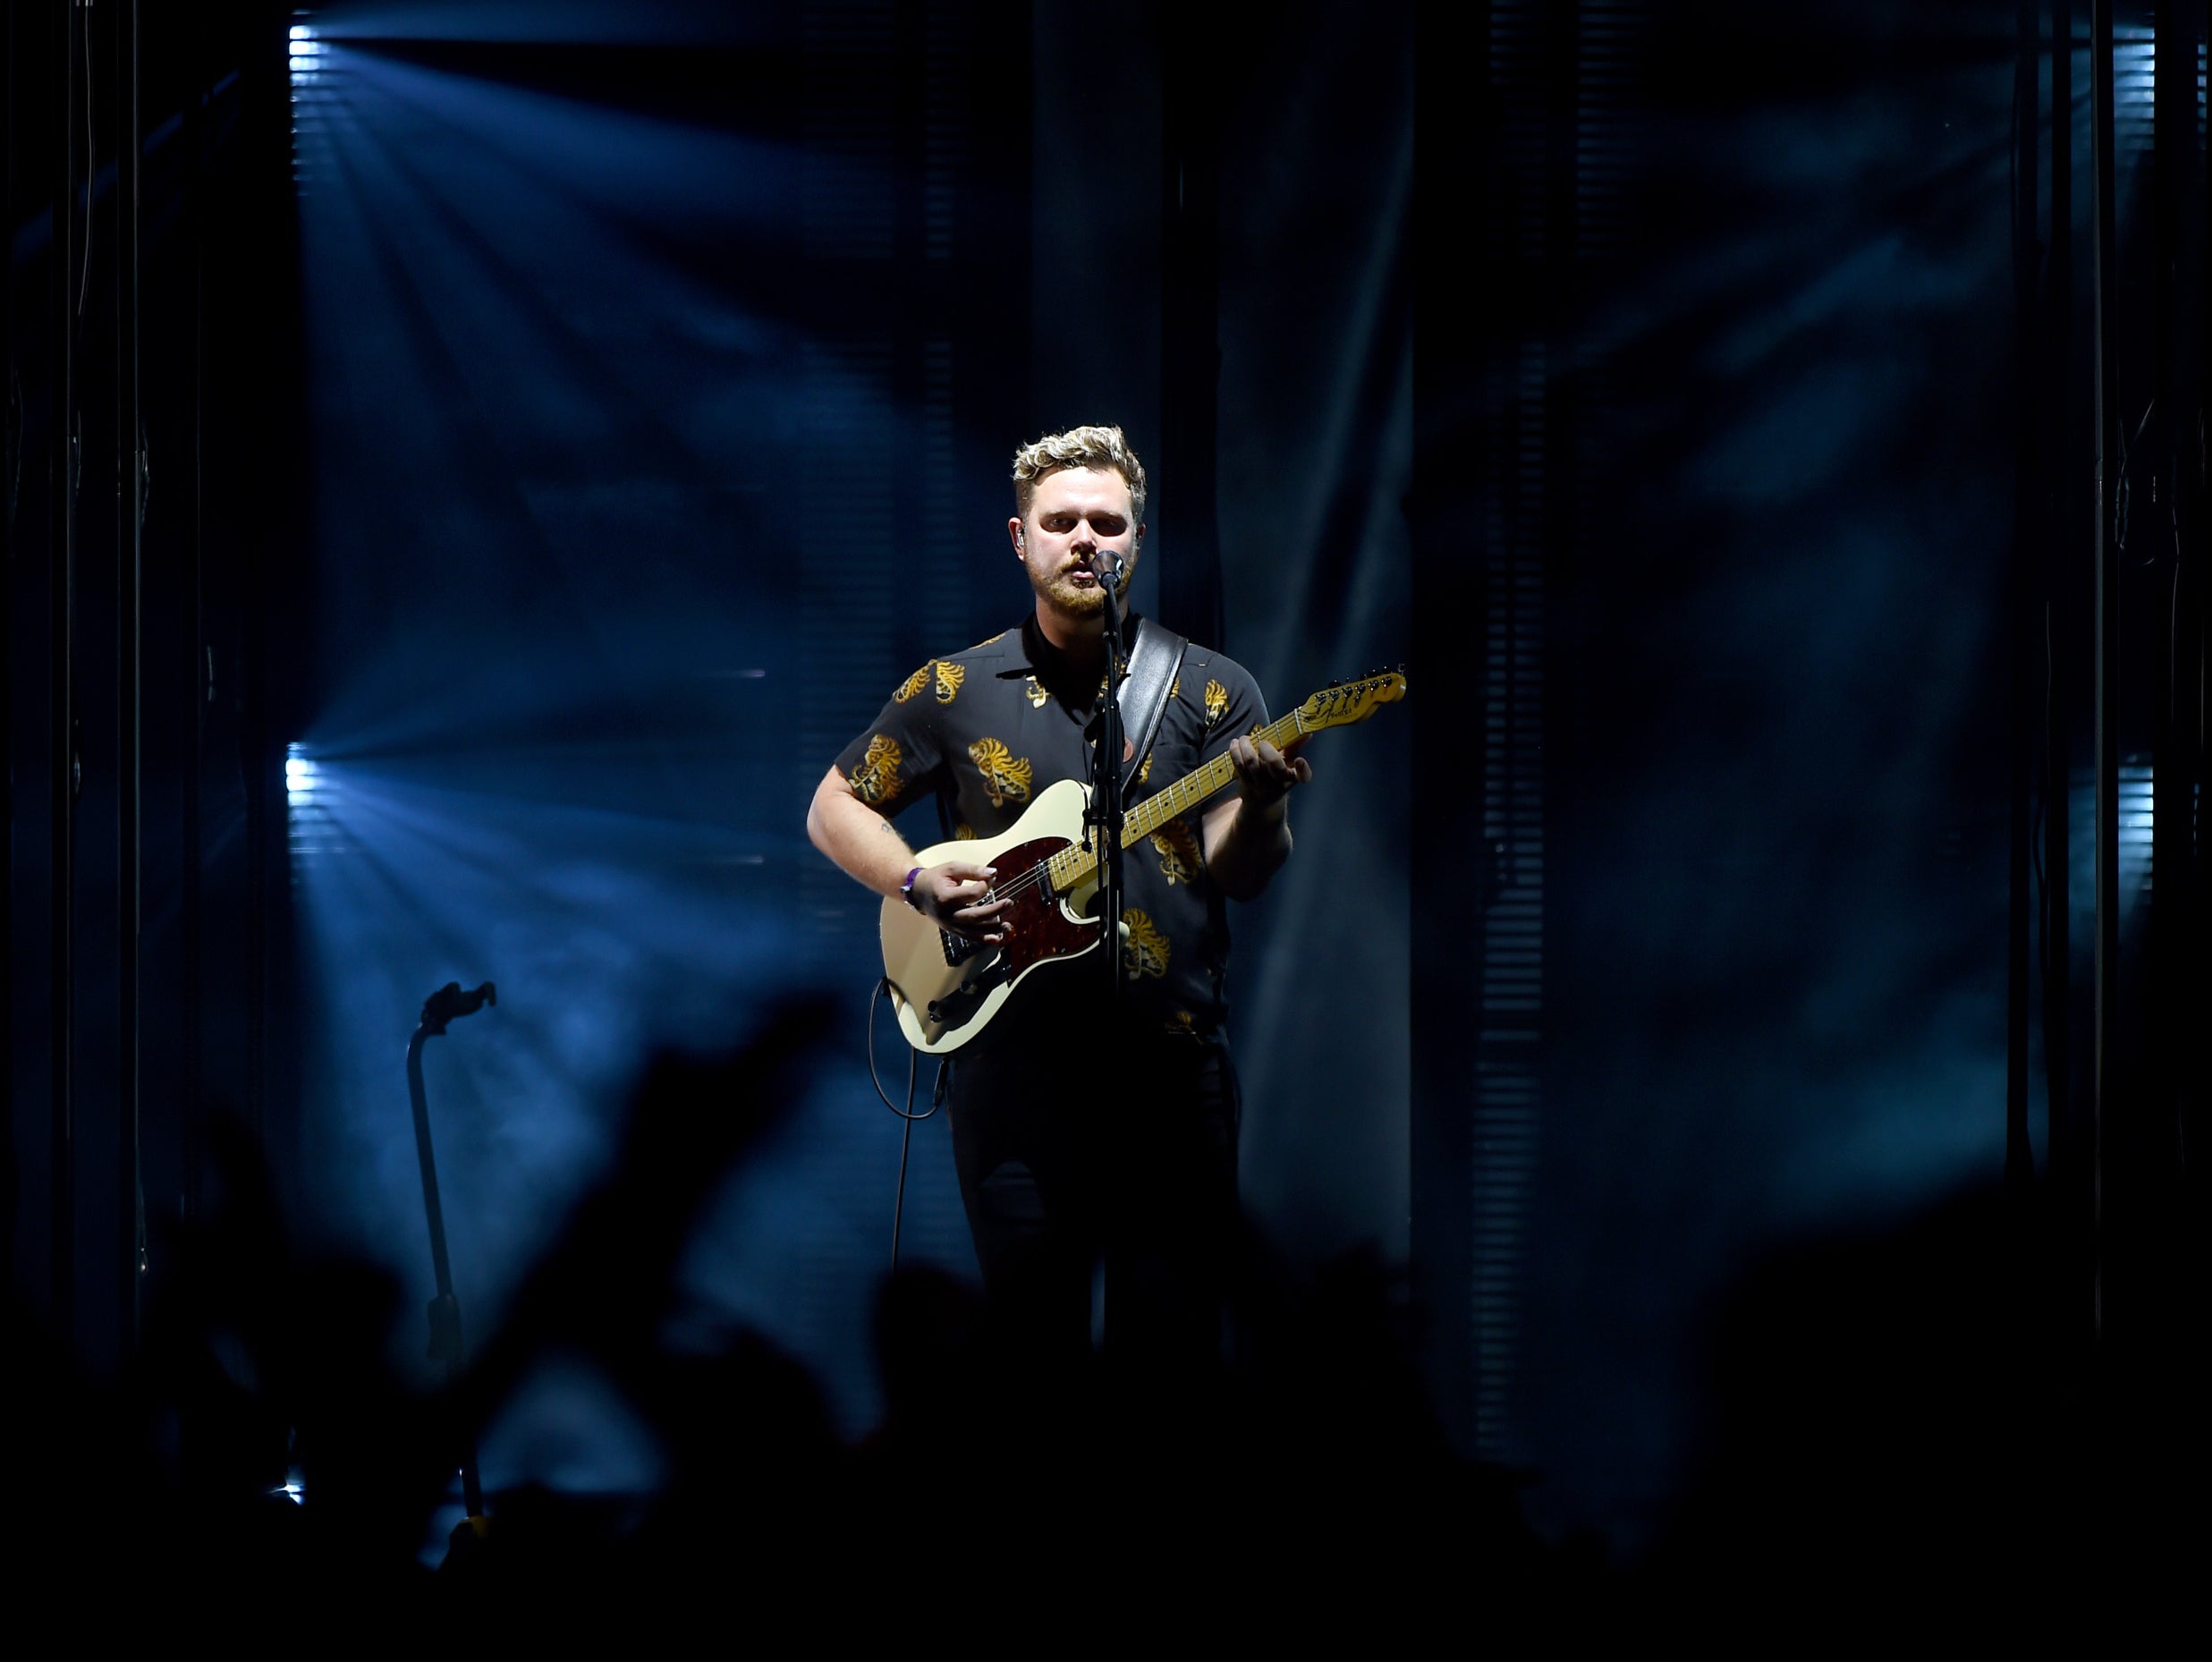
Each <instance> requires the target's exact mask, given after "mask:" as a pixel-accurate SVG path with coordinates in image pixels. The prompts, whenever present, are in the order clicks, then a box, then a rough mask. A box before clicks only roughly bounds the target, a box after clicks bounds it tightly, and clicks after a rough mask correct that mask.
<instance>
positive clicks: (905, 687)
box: [891, 658, 936, 704]
mask: <svg viewBox="0 0 2212 1662" xmlns="http://www.w3.org/2000/svg"><path fill="white" fill-rule="evenodd" d="M935 668H936V659H935V658H931V659H930V660H929V662H928V663H927V664H924V665H923V666H921V667H920V669H918V670H916V671H915V672H914V673H913V674H911V675H909V676H908V677H907V678H906V679H905V680H904V681H902V682H901V683H899V690H898V691H896V692H894V693H893V694H892V695H891V701H892V702H893V703H894V704H903V703H905V702H906V700H909V699H911V698H912V697H913V696H914V695H915V694H916V693H917V692H920V691H921V690H922V689H923V688H924V687H926V686H928V684H929V672H930V671H931V670H933V669H935Z"/></svg>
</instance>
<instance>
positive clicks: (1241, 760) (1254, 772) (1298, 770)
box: [1229, 739, 1313, 810]
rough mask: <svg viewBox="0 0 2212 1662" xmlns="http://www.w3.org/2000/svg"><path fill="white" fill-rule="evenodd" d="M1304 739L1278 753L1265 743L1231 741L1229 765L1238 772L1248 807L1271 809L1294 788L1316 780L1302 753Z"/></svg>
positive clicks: (1244, 740) (1294, 742)
mask: <svg viewBox="0 0 2212 1662" xmlns="http://www.w3.org/2000/svg"><path fill="white" fill-rule="evenodd" d="M1305 746H1306V742H1305V740H1303V739H1293V740H1292V742H1291V743H1290V745H1289V747H1288V748H1287V749H1285V750H1276V748H1275V746H1274V745H1272V744H1270V743H1268V742H1267V740H1265V739H1232V740H1230V741H1229V765H1230V766H1231V767H1234V768H1235V769H1236V779H1237V784H1238V786H1239V787H1240V788H1241V789H1242V792H1243V797H1244V806H1245V807H1247V808H1251V809H1258V810H1267V809H1271V808H1273V807H1275V806H1276V804H1277V803H1278V802H1280V801H1282V800H1283V799H1284V797H1285V796H1288V795H1289V794H1290V791H1291V787H1292V785H1295V784H1307V783H1309V781H1310V780H1311V779H1312V778H1313V764H1312V763H1311V762H1309V761H1308V760H1307V759H1305V758H1304V757H1302V756H1301V755H1300V754H1299V753H1298V752H1299V751H1300V750H1303V749H1305Z"/></svg>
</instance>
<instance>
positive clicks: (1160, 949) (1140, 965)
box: [1122, 910, 1169, 981]
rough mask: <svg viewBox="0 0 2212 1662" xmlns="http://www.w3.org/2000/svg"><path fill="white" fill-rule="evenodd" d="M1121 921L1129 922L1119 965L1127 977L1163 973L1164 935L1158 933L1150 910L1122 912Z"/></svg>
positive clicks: (1166, 949)
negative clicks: (1127, 934) (1127, 935)
mask: <svg viewBox="0 0 2212 1662" xmlns="http://www.w3.org/2000/svg"><path fill="white" fill-rule="evenodd" d="M1122 921H1123V923H1125V924H1127V925H1128V926H1129V938H1128V939H1127V940H1126V941H1123V943H1122V968H1123V971H1125V972H1126V973H1127V974H1128V976H1129V979H1131V980H1132V981H1133V980H1135V979H1137V978H1138V977H1140V976H1143V975H1152V976H1161V975H1165V974H1166V973H1167V959H1168V955H1169V953H1168V945H1167V937H1165V935H1163V934H1161V933H1160V931H1159V926H1158V925H1157V924H1156V923H1154V922H1153V921H1152V916H1151V914H1150V913H1149V912H1138V911H1134V910H1131V911H1129V912H1123V914H1122Z"/></svg>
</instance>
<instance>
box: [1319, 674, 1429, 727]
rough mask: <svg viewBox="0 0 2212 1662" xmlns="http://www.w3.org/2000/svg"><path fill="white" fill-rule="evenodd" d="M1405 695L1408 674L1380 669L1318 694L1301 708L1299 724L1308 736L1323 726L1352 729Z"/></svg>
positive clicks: (1338, 683)
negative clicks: (1350, 727) (1355, 723)
mask: <svg viewBox="0 0 2212 1662" xmlns="http://www.w3.org/2000/svg"><path fill="white" fill-rule="evenodd" d="M1404 696H1405V675H1404V674H1403V672H1402V671H1399V670H1394V669H1381V670H1377V671H1375V672H1373V673H1372V674H1366V675H1362V676H1360V678H1359V679H1358V680H1356V681H1340V682H1336V683H1333V684H1332V685H1330V686H1327V687H1325V688H1323V689H1322V690H1321V691H1318V692H1317V693H1315V694H1314V695H1313V696H1312V697H1311V698H1309V699H1308V700H1306V701H1305V702H1304V703H1303V704H1301V705H1300V706H1299V707H1298V725H1299V728H1300V730H1301V732H1305V733H1316V732H1318V731H1319V730H1320V729H1321V728H1323V727H1349V726H1350V725H1352V723H1353V722H1356V721H1365V720H1366V719H1367V718H1368V717H1370V716H1372V715H1373V714H1374V713H1375V712H1376V711H1377V710H1378V709H1380V708H1382V707H1383V706H1384V705H1386V704H1395V703H1396V702H1397V701H1398V700H1400V699H1402V698H1403V697H1404Z"/></svg>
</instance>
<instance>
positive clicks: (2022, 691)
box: [2004, 0, 2042, 1196]
mask: <svg viewBox="0 0 2212 1662" xmlns="http://www.w3.org/2000/svg"><path fill="white" fill-rule="evenodd" d="M2037 13H2038V4H2037V0H2021V3H2020V8H2019V13H2018V19H2017V22H2018V55H2017V57H2016V58H2015V60H2014V65H2013V111H2014V116H2013V169H2014V173H2013V177H2014V186H2013V323H2014V328H2015V331H2016V333H2015V336H2014V344H2013V364H2014V374H2015V376H2016V377H2017V379H2018V386H2017V392H2016V395H2015V397H2014V399H2013V655H2012V673H2013V697H2012V704H2013V764H2012V822H2011V833H2012V835H2011V863H2010V869H2009V871H2008V874H2007V899H2006V923H2007V929H2008V935H2007V945H2008V950H2007V953H2006V955H2005V1007H2004V1180H2005V1184H2006V1187H2007V1188H2008V1189H2009V1190H2011V1191H2012V1192H2013V1194H2014V1195H2015V1196H2019V1195H2022V1194H2025V1193H2026V1192H2027V1191H2029V1190H2030V1189H2031V1188H2032V1186H2033V1184H2034V1182H2035V1156H2034V1153H2033V1151H2032V1150H2031V1149H2030V1146H2029V1138H2028V1023H2029V1003H2030V1000H2029V983H2030V955H2029V944H2030V918H2029V904H2028V899H2029V895H2028V891H2029V887H2030V883H2029V866H2030V850H2029V846H2028V844H2029V839H2030V836H2031V835H2033V821H2032V817H2031V814H2030V807H2029V799H2030V795H2031V793H2032V792H2033V790H2034V772H2035V740H2036V719H2035V718H2036V708H2035V705H2036V699H2035V686H2036V679H2037V677H2036V674H2035V669H2034V666H2035V660H2036V659H2037V658H2038V657H2041V653H2040V651H2039V646H2040V643H2039V642H2038V640H2036V635H2037V633H2038V631H2037V629H2036V622H2037V617H2036V614H2037V611H2038V606H2037V601H2038V598H2039V595H2040V589H2041V584H2040V582H2039V581H2038V572H2037V569H2036V568H2037V565H2038V561H2037V559H2036V552H2037V550H2036V530H2037V528H2038V525H2039V524H2040V523H2041V515H2040V514H2039V513H2038V511H2037V503H2036V494H2037V486H2036V480H2037V479H2038V477H2039V475H2040V472H2041V470H2040V468H2039V467H2038V449H2039V445H2038V437H2039V436H2038V432H2037V428H2036V420H2037V399H2036V393H2037V390H2038V388H2037V381H2038V375H2037V362H2038V356H2039V354H2038V350H2037V349H2038V337H2039V335H2040V331H2039V330H2038V328H2037V326H2036V324H2037V318H2036V310H2035V303H2036V199H2037V194H2038V192H2037V189H2036V152H2037V148H2038V142H2039V139H2040V132H2039V129H2040V127H2041V125H2042V123H2041V119H2040V114H2039V107H2038V92H2037V85H2036V83H2037V78H2038V71H2039V67H2040V59H2041V56H2042V53H2041V45H2042V40H2041V28H2040V23H2039V20H2038V15H2037Z"/></svg>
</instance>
